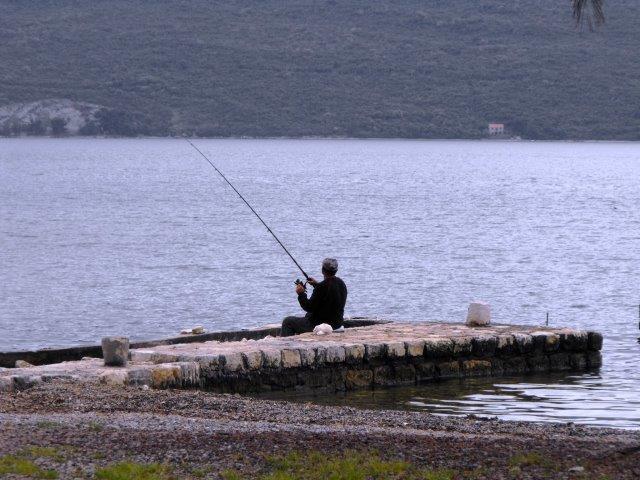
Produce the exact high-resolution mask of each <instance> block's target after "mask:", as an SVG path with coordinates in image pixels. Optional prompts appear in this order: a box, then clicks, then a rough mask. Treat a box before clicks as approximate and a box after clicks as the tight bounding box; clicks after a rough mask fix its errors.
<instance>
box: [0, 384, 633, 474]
mask: <svg viewBox="0 0 640 480" xmlns="http://www.w3.org/2000/svg"><path fill="white" fill-rule="evenodd" d="M0 425H1V428H0V458H2V457H3V456H4V458H7V457H6V455H14V456H15V458H18V457H20V456H21V455H22V456H26V455H31V456H30V457H29V458H30V461H32V462H33V463H34V464H36V465H38V466H39V467H40V468H42V469H47V470H55V471H56V472H57V473H58V475H59V478H71V477H79V478H93V476H92V475H93V472H94V471H95V469H96V468H104V467H105V466H107V465H109V464H113V463H114V462H118V461H125V460H132V461H134V462H136V463H140V464H150V463H159V464H167V465H168V467H167V468H169V469H170V470H171V471H172V472H173V475H175V476H176V477H175V478H261V476H263V475H267V474H269V473H273V468H274V466H273V465H274V464H273V461H271V460H270V458H271V457H277V458H284V457H286V455H287V454H288V453H290V452H293V451H295V452H299V453H300V454H301V455H302V456H303V457H304V456H308V455H312V454H313V455H315V454H319V455H323V456H326V457H327V458H340V456H341V455H342V454H341V452H351V453H349V455H354V454H360V455H362V456H363V458H364V457H366V458H369V457H371V456H375V455H380V457H381V458H382V459H384V460H388V461H403V462H407V463H408V464H410V465H412V466H415V468H421V469H426V470H429V471H433V472H449V473H447V475H446V476H441V477H433V478H449V479H454V478H455V479H458V478H475V479H481V478H487V479H499V478H522V479H529V478H531V479H533V478H541V477H550V478H596V479H600V478H602V479H604V478H610V479H613V478H615V479H627V478H628V479H631V478H638V476H639V475H640V432H637V431H626V430H615V429H608V428H594V427H585V426H578V425H574V424H572V423H567V424H538V423H526V422H513V421H501V420H496V419H481V418H478V417H475V416H472V415H471V416H467V417H442V416H437V415H432V414H428V413H424V412H403V411H391V410H359V409H355V408H351V407H327V406H319V405H314V404H311V403H304V404H296V403H289V402H286V401H273V400H263V399H255V398H249V397H241V396H238V395H221V394H214V393H210V392H203V391H197V390H150V389H146V388H144V387H113V386H111V387H106V386H102V385H82V386H79V385H74V384H69V383H56V384H55V385H52V384H48V383H45V384H41V385H38V386H36V387H34V388H32V389H30V390H28V391H24V392H20V393H2V394H0ZM28 452H31V453H28ZM33 452H36V453H35V454H34V453H33ZM37 452H41V453H42V452H48V454H47V455H44V454H43V455H41V456H40V457H38V455H37ZM375 452H378V453H377V454H376V453H375ZM345 455H346V454H345ZM0 462H1V460H0ZM229 472H234V474H235V475H237V476H236V477H231V476H228V475H231V474H230V473H229ZM443 475H444V474H443ZM159 478H164V477H159ZM166 478H174V477H166ZM381 478H382V477H381ZM397 478H405V477H397ZM406 478H410V477H406Z"/></svg>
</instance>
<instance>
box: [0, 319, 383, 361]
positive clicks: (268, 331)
mask: <svg viewBox="0 0 640 480" xmlns="http://www.w3.org/2000/svg"><path fill="white" fill-rule="evenodd" d="M388 322H389V320H380V319H375V318H366V317H352V318H348V319H345V322H344V325H345V327H346V328H355V327H363V326H368V325H376V324H379V323H388ZM269 335H271V336H274V337H276V336H278V335H280V324H270V325H265V326H262V327H258V328H245V329H240V330H224V331H217V332H209V333H202V334H198V335H180V336H178V337H169V338H163V339H159V340H147V341H140V342H134V343H132V344H131V348H151V347H157V346H160V345H175V344H183V343H199V342H208V341H212V340H215V341H219V342H234V341H239V340H242V339H243V338H246V339H249V340H259V339H261V338H264V337H267V336H269ZM84 357H94V358H102V346H101V345H84V346H77V347H65V348H43V349H40V350H23V351H15V352H14V351H9V352H0V368H13V367H14V366H15V364H16V362H17V361H18V360H23V361H26V362H28V363H30V364H32V365H48V364H51V363H60V362H70V361H73V360H81V359H82V358H84Z"/></svg>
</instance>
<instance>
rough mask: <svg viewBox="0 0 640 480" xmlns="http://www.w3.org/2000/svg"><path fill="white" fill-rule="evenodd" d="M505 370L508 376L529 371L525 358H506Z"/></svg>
mask: <svg viewBox="0 0 640 480" xmlns="http://www.w3.org/2000/svg"><path fill="white" fill-rule="evenodd" d="M503 368H504V373H506V374H522V373H525V372H526V371H527V362H526V360H525V359H524V357H511V358H505V359H504V362H503Z"/></svg>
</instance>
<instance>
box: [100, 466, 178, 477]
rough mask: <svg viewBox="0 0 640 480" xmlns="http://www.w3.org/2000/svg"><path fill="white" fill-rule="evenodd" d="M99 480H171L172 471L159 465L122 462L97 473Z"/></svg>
mask: <svg viewBox="0 0 640 480" xmlns="http://www.w3.org/2000/svg"><path fill="white" fill-rule="evenodd" d="M95 478H96V479H98V480H170V479H172V478H174V477H173V476H172V475H171V469H170V468H169V467H168V466H166V465H160V464H158V463H150V464H142V463H134V462H120V463H116V464H114V465H110V466H108V467H105V468H101V469H98V470H97V471H96V475H95Z"/></svg>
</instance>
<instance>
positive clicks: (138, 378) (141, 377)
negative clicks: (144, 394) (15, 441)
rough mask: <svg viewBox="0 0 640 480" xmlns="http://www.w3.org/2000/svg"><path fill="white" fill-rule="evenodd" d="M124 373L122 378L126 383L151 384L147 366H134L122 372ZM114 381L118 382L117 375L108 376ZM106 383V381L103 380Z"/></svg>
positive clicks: (149, 370)
mask: <svg viewBox="0 0 640 480" xmlns="http://www.w3.org/2000/svg"><path fill="white" fill-rule="evenodd" d="M123 373H125V374H126V376H125V378H124V382H125V383H126V384H127V385H138V386H142V385H147V386H151V369H149V368H134V369H131V370H129V371H128V372H123ZM110 378H111V379H112V380H113V381H114V383H117V382H118V378H119V377H110ZM103 383H108V382H103Z"/></svg>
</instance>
